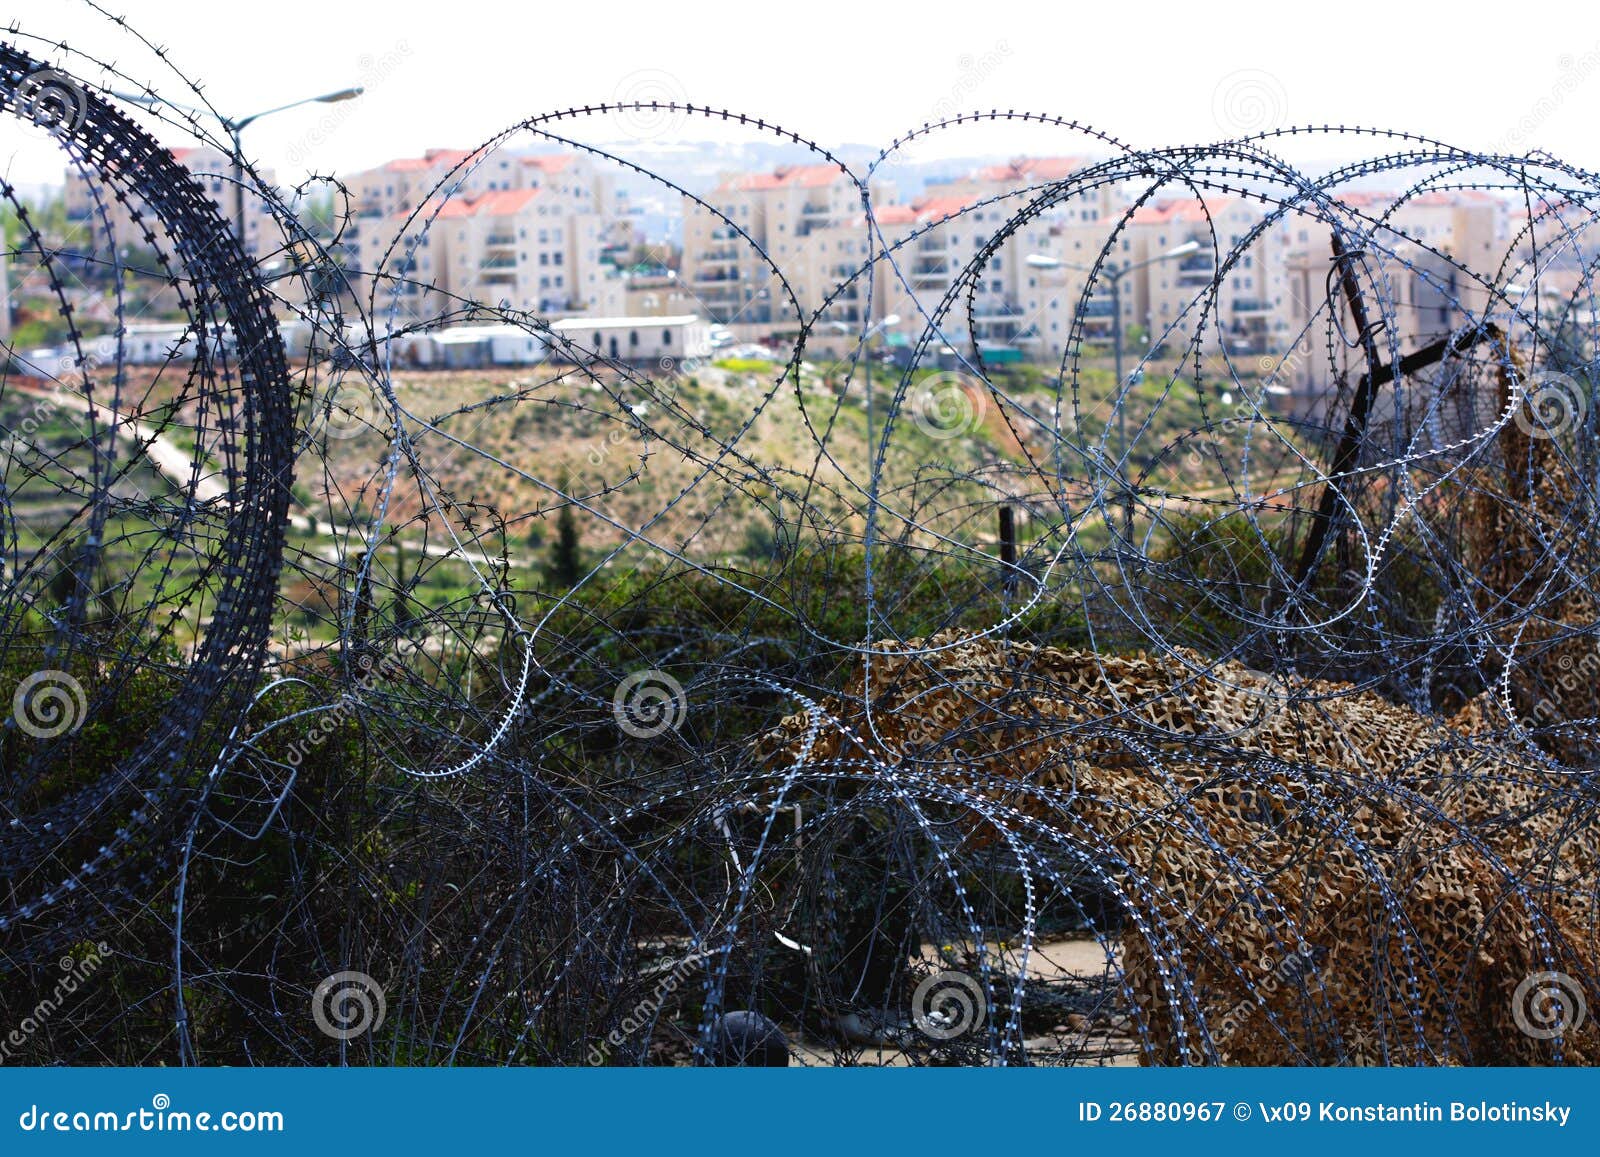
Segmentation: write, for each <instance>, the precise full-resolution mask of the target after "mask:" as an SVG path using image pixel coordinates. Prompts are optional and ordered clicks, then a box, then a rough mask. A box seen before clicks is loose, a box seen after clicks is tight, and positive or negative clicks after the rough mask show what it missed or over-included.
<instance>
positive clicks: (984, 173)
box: [977, 157, 1089, 181]
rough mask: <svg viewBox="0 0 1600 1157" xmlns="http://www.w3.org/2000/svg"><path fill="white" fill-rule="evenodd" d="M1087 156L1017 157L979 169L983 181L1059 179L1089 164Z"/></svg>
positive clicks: (979, 176)
mask: <svg viewBox="0 0 1600 1157" xmlns="http://www.w3.org/2000/svg"><path fill="white" fill-rule="evenodd" d="M1088 163H1089V162H1088V159H1087V158H1085V157H1017V158H1015V159H1013V160H1011V161H1008V162H1007V163H1005V164H1003V165H990V166H988V167H987V168H983V169H979V170H978V173H977V176H978V179H979V180H983V181H1059V180H1061V179H1063V178H1064V177H1068V176H1070V175H1072V174H1073V173H1075V172H1077V171H1078V170H1079V169H1081V168H1083V167H1084V166H1086V165H1087V164H1088Z"/></svg>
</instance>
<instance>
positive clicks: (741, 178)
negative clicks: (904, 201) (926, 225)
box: [679, 164, 893, 343]
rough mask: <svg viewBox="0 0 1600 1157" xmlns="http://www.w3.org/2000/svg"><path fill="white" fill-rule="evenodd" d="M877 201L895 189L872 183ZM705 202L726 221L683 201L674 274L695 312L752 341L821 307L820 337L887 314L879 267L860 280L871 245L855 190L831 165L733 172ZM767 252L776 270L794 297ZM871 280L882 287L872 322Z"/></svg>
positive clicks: (787, 329)
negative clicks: (678, 265) (678, 268)
mask: <svg viewBox="0 0 1600 1157" xmlns="http://www.w3.org/2000/svg"><path fill="white" fill-rule="evenodd" d="M873 197H874V201H875V202H876V201H878V200H879V199H880V198H881V199H882V201H883V202H884V203H888V202H891V201H892V199H893V190H892V187H890V186H888V185H884V186H881V187H878V186H874V188H873ZM705 200H706V202H707V203H708V204H710V205H711V206H713V207H714V208H715V209H716V210H717V212H718V213H720V214H722V217H718V216H717V215H716V214H715V213H709V212H707V211H706V210H705V209H704V208H703V207H702V206H700V205H699V204H698V203H696V202H695V201H694V200H693V199H692V198H685V200H684V226H683V271H682V276H681V277H680V279H679V280H680V283H681V286H682V287H683V288H684V289H686V290H687V291H688V292H690V293H691V294H693V295H694V297H695V299H696V311H697V312H699V313H701V314H703V315H705V316H707V317H709V318H710V319H711V320H712V321H714V322H716V323H718V324H722V325H726V326H729V327H730V328H731V329H732V330H733V332H734V333H736V334H737V335H739V336H740V337H743V338H746V339H750V338H762V337H767V336H770V335H773V334H789V333H793V332H795V331H797V330H798V329H799V327H800V325H801V323H802V321H803V320H810V319H811V318H813V317H814V316H815V315H817V313H818V311H822V313H821V317H820V319H819V320H820V324H819V325H818V327H817V329H816V332H815V340H816V341H818V342H822V343H826V342H828V341H829V340H830V336H829V335H830V334H832V333H833V332H834V330H833V324H832V323H837V325H840V326H845V327H850V328H857V327H859V326H860V325H861V324H862V323H863V322H864V321H870V320H876V319H878V318H881V317H883V316H884V315H885V314H886V313H888V312H890V311H889V309H888V308H886V306H885V304H884V303H885V297H884V293H883V292H882V288H883V282H882V278H883V271H882V269H881V268H880V269H878V270H876V271H869V272H868V273H866V274H863V275H861V276H857V274H858V273H860V272H861V271H862V270H863V268H864V267H865V266H866V265H867V262H868V257H869V254H870V253H871V252H872V248H873V246H872V244H871V242H870V235H869V233H868V230H867V222H866V215H865V212H864V210H863V208H862V205H861V194H860V191H859V189H858V188H857V187H856V185H855V183H854V182H853V181H851V180H850V178H849V177H847V176H846V175H845V174H844V172H843V171H842V170H841V169H840V168H839V167H838V166H837V165H832V164H818V165H793V166H785V167H782V168H778V169H775V170H773V171H772V172H765V173H739V174H730V175H728V176H726V177H724V178H723V180H722V181H721V182H720V183H719V184H718V185H717V187H716V188H715V189H714V190H712V191H711V192H710V193H709V194H707V195H706V197H705ZM723 218H726V219H725V220H724V219H723ZM881 220H882V218H881V216H880V222H881ZM741 233H742V235H741ZM763 253H765V254H767V255H769V256H770V258H771V262H772V265H776V266H777V267H778V268H779V269H780V270H782V272H783V277H784V279H785V280H787V282H788V286H789V290H790V291H791V292H792V293H793V294H794V297H795V301H794V302H791V301H790V300H789V299H788V297H787V295H786V294H785V292H784V288H783V281H780V280H779V278H778V277H776V276H775V275H774V274H773V271H772V267H771V265H769V264H768V262H767V261H766V260H765V259H763V257H762V254H763ZM869 277H870V278H872V279H874V280H873V283H872V284H873V285H875V286H876V287H877V290H878V291H877V292H876V293H875V294H873V297H874V300H875V303H876V304H875V305H874V307H873V308H872V311H871V312H872V315H873V316H872V318H868V317H867V309H868V305H867V302H868V297H869V282H868V278H869ZM796 303H797V304H798V308H797V305H796Z"/></svg>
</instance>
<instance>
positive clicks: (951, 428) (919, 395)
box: [911, 371, 989, 441]
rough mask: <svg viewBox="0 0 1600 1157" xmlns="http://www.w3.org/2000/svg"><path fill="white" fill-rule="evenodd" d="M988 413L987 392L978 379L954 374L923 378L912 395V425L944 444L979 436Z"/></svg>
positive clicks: (951, 372)
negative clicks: (950, 440)
mask: <svg viewBox="0 0 1600 1157" xmlns="http://www.w3.org/2000/svg"><path fill="white" fill-rule="evenodd" d="M988 411H989V398H988V394H987V392H986V391H985V390H984V389H983V388H982V387H981V386H980V385H978V384H977V383H976V380H975V379H972V378H969V377H968V376H967V375H966V374H961V373H956V372H954V371H946V372H944V373H938V374H933V375H931V376H929V377H926V378H923V379H922V381H920V382H918V383H917V385H916V387H915V388H914V389H913V391H912V394H911V421H912V422H913V424H915V426H916V427H917V429H919V430H921V431H922V432H923V433H924V434H926V435H927V436H928V437H930V438H935V439H938V440H940V441H944V440H946V439H949V438H963V437H968V436H970V435H972V434H975V433H977V432H978V430H980V429H981V428H982V427H983V420H984V417H985V415H986V414H987V413H988Z"/></svg>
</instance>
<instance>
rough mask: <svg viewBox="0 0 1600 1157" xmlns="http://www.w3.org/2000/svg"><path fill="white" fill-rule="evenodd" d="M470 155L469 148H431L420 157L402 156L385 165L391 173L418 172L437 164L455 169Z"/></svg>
mask: <svg viewBox="0 0 1600 1157" xmlns="http://www.w3.org/2000/svg"><path fill="white" fill-rule="evenodd" d="M470 156H472V153H471V151H469V150H467V149H429V150H428V151H427V152H425V153H423V154H422V156H420V157H401V158H399V159H398V160H393V161H390V162H389V163H388V164H386V165H384V166H383V167H384V168H385V169H387V170H388V171H389V172H391V173H416V172H421V171H423V170H426V169H432V168H434V167H436V166H442V167H444V168H446V169H453V168H455V167H456V166H457V165H459V164H460V163H461V162H462V161H464V160H466V159H467V158H468V157H470Z"/></svg>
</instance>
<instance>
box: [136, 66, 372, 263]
mask: <svg viewBox="0 0 1600 1157" xmlns="http://www.w3.org/2000/svg"><path fill="white" fill-rule="evenodd" d="M366 91H367V90H366V89H365V88H363V87H361V86H360V85H356V86H354V87H353V88H341V89H339V91H337V92H327V93H323V94H322V95H321V96H308V97H304V98H302V99H300V100H292V101H290V102H289V103H288V104H280V105H279V106H278V107H277V108H269V109H263V110H262V111H261V112H257V113H251V114H250V115H249V116H247V117H239V118H238V119H237V120H235V119H234V118H232V117H225V116H218V117H217V119H218V120H219V121H221V122H222V127H223V128H224V129H225V130H226V131H227V133H228V136H229V137H230V138H232V140H233V225H234V229H235V231H236V232H237V233H238V234H239V244H240V245H241V246H242V245H243V244H244V243H245V230H244V152H243V148H242V146H241V145H240V143H239V134H240V133H242V132H244V130H245V129H246V128H248V127H249V126H250V125H252V124H254V123H255V122H256V121H258V120H260V119H261V118H262V117H269V116H272V115H273V114H274V113H280V112H287V111H288V110H289V109H292V108H299V107H300V106H301V105H303V104H338V103H340V102H341V101H346V100H355V98H356V97H358V96H360V95H361V94H362V93H364V92H366ZM111 95H112V96H114V97H117V98H118V99H119V100H125V101H128V102H129V103H130V104H137V105H141V106H143V107H144V108H147V109H151V110H154V109H157V108H160V107H162V106H163V105H165V106H166V107H168V108H175V109H177V110H178V111H179V112H186V113H189V114H190V115H192V116H213V115H216V114H214V113H209V112H206V111H205V110H203V109H197V108H191V107H190V106H188V105H182V104H175V103H173V102H172V101H170V100H163V99H161V98H160V97H158V96H150V95H148V94H146V95H139V94H135V93H127V92H113V93H112V94H111Z"/></svg>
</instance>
